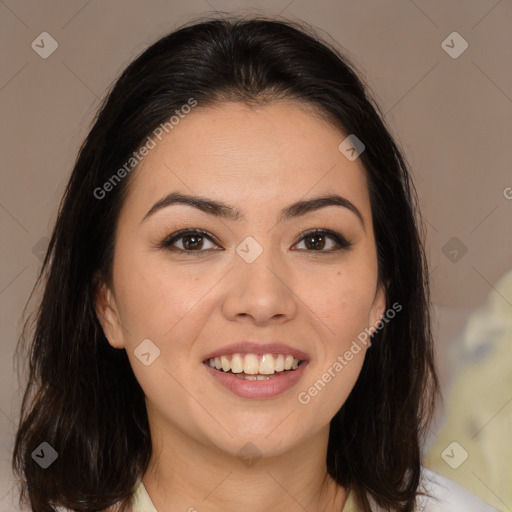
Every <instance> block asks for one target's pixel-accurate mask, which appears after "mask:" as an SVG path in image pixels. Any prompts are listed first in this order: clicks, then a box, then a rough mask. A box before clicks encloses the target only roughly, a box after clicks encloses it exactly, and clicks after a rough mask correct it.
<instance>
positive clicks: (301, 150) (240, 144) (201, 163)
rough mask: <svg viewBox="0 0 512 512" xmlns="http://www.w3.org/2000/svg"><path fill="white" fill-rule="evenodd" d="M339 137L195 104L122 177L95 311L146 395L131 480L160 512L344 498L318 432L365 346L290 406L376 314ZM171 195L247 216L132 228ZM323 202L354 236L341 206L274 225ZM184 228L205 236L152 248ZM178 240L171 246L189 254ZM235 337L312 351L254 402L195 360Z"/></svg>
mask: <svg viewBox="0 0 512 512" xmlns="http://www.w3.org/2000/svg"><path fill="white" fill-rule="evenodd" d="M345 136H346V135H345V134H343V133H341V131H340V130H338V129H336V128H335V127H334V126H333V125H331V124H329V123H328V122H326V121H324V120H323V119H322V118H321V117H320V116H318V115H316V114H315V111H313V110H311V109H310V108H308V107H307V106H305V105H301V104H300V103H296V102H291V101H288V100H286V101H285V100H280V101H278V102H273V103H270V104H267V105H265V106H263V107H258V108H257V109H252V110H251V109H249V108H248V107H246V106H244V105H242V104H240V103H233V102H230V103H221V104H217V105H215V106H214V107H208V108H204V109H202V108H200V106H198V107H196V108H195V109H194V110H193V111H192V112H191V113H190V114H188V115H187V116H186V117H185V118H184V119H182V120H181V121H180V123H179V124H178V125H176V126H175V127H174V129H173V130H172V131H170V133H169V134H168V135H166V136H165V138H164V139H163V140H162V141H161V142H159V143H158V144H157V146H156V147H155V148H154V149H153V150H152V151H151V152H150V153H149V155H148V156H146V157H145V159H144V160H143V162H142V163H141V165H140V167H139V168H138V169H137V170H136V171H134V174H133V175H132V176H131V177H130V179H131V180H132V182H131V183H130V190H129V194H128V196H127V198H126V202H125V204H124V206H123V208H122V211H121V213H120V218H119V223H118V226H117V239H116V245H115V251H114V263H113V286H112V288H109V287H108V286H107V285H106V284H103V285H102V286H101V287H100V288H99V289H98V293H97V301H96V312H97V315H98V318H99V320H100V322H101V324H102V326H103V329H104V332H105V336H106V337H107V338H108V340H109V343H110V344H111V345H112V346H113V347H116V348H118V349H126V351H127V354H128V357H129V359H130V363H131V365H132V368H133V371H134V373H135V376H136V378H137V380H138V382H139V383H140V385H141V387H142V388H143V390H144V392H145V395H146V404H147V412H148V419H149V424H150V429H151V438H152V444H153V452H152V457H151V461H150V465H149V468H148V470H147V471H146V473H145V474H144V476H143V482H144V484H145V486H146V489H147V491H148V493H149V495H150V496H151V499H152V501H153V502H154V504H155V506H156V508H157V509H158V510H159V511H163V510H183V511H185V510H189V509H191V507H195V508H196V509H197V510H200V511H201V512H208V511H218V510H235V509H236V508H238V507H243V509H246V507H247V506H248V504H250V510H251V511H252V512H264V511H268V510H273V511H277V512H280V511H287V512H292V511H293V512H294V511H301V512H302V511H303V510H308V511H315V510H318V511H320V510H322V511H325V510H341V508H342V506H343V504H344V502H345V500H346V493H345V490H344V489H343V488H342V487H341V486H338V485H337V484H335V482H334V481H333V480H332V479H331V478H330V477H329V476H328V475H327V472H326V464H325V458H326V452H327V442H328V434H329V422H330V420H331V419H332V417H333V416H334V415H335V413H336V412H337V411H338V410H339V408H340V407H341V406H342V404H343V403H344V402H345V400H346V398H347V397H348V395H349V393H350V391H351V390H352V388H353V386H354V384H355V382H356V380H357V378H358V375H359V373H360V370H361V367H362V364H363V361H364V356H365V352H366V349H365V347H364V346H363V345H361V347H362V350H361V351H360V352H359V353H358V354H357V355H355V356H354V358H353V359H352V360H351V361H350V362H349V364H347V366H346V367H344V368H343V370H342V371H340V372H339V373H337V375H336V377H335V378H333V379H332V380H331V382H329V383H328V384H327V385H326V386H325V387H324V388H323V389H322V391H321V392H319V393H318V394H317V396H315V397H313V398H311V401H310V402H309V403H308V404H307V405H303V404H301V403H299V401H298V399H297V396H298V394H299V393H300V392H301V391H307V389H308V388H309V387H310V386H312V385H313V384H314V383H315V382H316V381H317V380H318V379H319V378H321V376H322V374H323V373H324V372H325V371H326V370H327V369H328V368H329V367H332V365H333V363H334V362H335V361H336V358H337V357H338V356H339V355H343V354H344V353H345V352H346V351H347V350H348V349H349V347H350V345H351V344H352V342H353V340H355V339H356V337H357V335H358V334H359V333H361V332H362V331H363V330H364V329H365V328H371V327H372V326H374V325H375V324H377V323H378V321H379V319H380V318H381V316H382V315H383V314H384V312H385V307H386V305H385V296H384V289H383V287H382V286H381V285H380V284H379V283H378V279H377V255H376V247H375V240H374V234H373V226H372V219H371V207H370V200H369V196H368V189H367V182H366V177H365V171H364V167H363V165H362V163H361V162H360V160H359V159H356V160H355V161H349V160H348V159H347V158H346V157H345V156H344V155H343V154H342V153H341V152H340V151H339V150H338V145H339V144H340V142H341V141H342V140H343V139H344V138H345ZM173 191H179V192H182V193H186V194H196V195H200V196H204V197H208V198H213V199H216V200H219V201H223V202H225V203H227V204H229V205H232V206H234V207H236V208H238V209H239V210H240V211H241V212H242V213H243V215H244V217H245V220H243V221H231V220H226V219H220V218H218V217H213V216H210V215H208V214H207V213H204V212H201V211H199V210H197V209H195V208H192V207H190V206H187V205H172V206H169V207H167V208H164V209H162V210H160V211H158V212H156V213H155V214H154V215H152V216H150V217H149V218H148V219H146V220H145V221H144V222H142V219H143V217H144V216H145V214H146V213H147V212H148V210H149V209H150V208H151V207H152V205H153V204H154V203H156V202H157V201H158V200H160V199H161V198H163V197H164V196H165V195H167V194H168V193H170V192H173ZM331 193H337V194H339V195H341V196H343V197H345V198H347V199H349V200H350V201H351V202H352V203H353V204H354V205H355V206H356V207H357V209H358V210H359V211H360V212H361V215H362V217H363V220H364V227H363V225H362V223H361V222H360V220H359V219H358V217H357V216H356V215H355V214H354V213H353V212H352V211H350V210H349V209H348V208H344V207H340V206H328V207H325V208H322V209H319V210H317V211H315V212H310V213H308V214H307V215H305V216H303V217H298V218H295V219H292V220H289V221H284V222H281V223H277V217H278V214H279V212H280V211H281V209H282V208H284V207H286V206H288V205H289V204H291V203H293V202H295V201H298V200H304V199H310V198H313V197H319V196H323V195H328V194H331ZM184 228H196V229H201V230H205V231H207V232H208V233H209V234H211V235H213V237H214V239H213V240H214V241H209V240H208V239H206V238H203V239H202V240H203V245H202V246H200V245H199V248H197V247H198V246H197V245H196V246H193V247H196V249H192V251H194V250H195V251H196V253H195V254H190V251H191V250H190V249H189V252H188V253H185V252H172V251H171V250H169V249H165V248H158V247H157V245H158V243H159V242H161V241H162V240H164V239H165V238H166V237H168V236H169V235H170V234H172V233H174V232H176V231H178V230H180V229H184ZM312 228H319V229H322V228H323V229H330V230H333V231H335V232H337V233H340V234H341V235H343V236H344V237H345V238H346V239H348V240H349V241H350V242H352V244H353V245H352V246H350V247H349V248H348V249H344V250H340V251H337V252H329V249H330V248H332V247H336V242H335V241H334V240H332V239H330V238H326V239H325V246H321V247H320V248H319V249H315V248H314V247H313V248H311V245H309V246H308V245H306V244H307V242H308V240H309V242H310V243H311V239H304V238H301V236H300V234H301V230H303V229H304V230H306V229H312ZM248 236H251V237H253V238H254V239H255V240H257V242H258V243H259V244H260V246H261V247H262V248H263V252H262V254H261V255H260V256H259V257H258V258H257V259H256V260H255V261H254V262H252V263H250V264H249V263H247V262H246V261H245V260H244V259H242V258H241V257H240V256H239V255H238V253H237V252H236V247H237V246H238V245H239V244H240V243H241V242H242V241H243V240H244V239H245V238H246V237H248ZM186 241H187V240H184V239H183V238H182V239H180V240H177V241H176V242H175V243H174V247H175V249H178V250H179V249H182V251H184V250H186V249H185V243H186ZM188 241H190V239H188ZM216 248H217V250H215V249H216ZM220 249H223V250H220ZM199 251H203V252H201V254H197V252H199ZM148 338H149V339H150V340H152V342H153V343H154V344H155V345H156V346H157V347H158V348H159V349H160V356H159V357H158V358H156V359H155V360H154V362H153V363H152V364H150V365H149V366H145V365H143V364H141V362H140V361H139V359H138V358H137V357H136V356H135V354H134V350H135V349H136V348H137V346H138V345H139V344H140V343H141V342H142V340H144V339H148ZM244 339H252V340H256V341H261V342H265V341H266V340H272V339H273V340H279V341H281V342H283V343H287V344H289V345H292V346H295V347H297V348H299V349H301V350H303V351H305V352H306V353H308V355H309V365H308V367H307V368H306V371H305V373H304V375H303V376H302V378H301V380H300V381H299V382H298V383H297V384H296V385H295V386H294V387H292V388H291V389H290V390H288V391H286V392H285V393H283V394H281V395H279V396H277V397H274V398H272V399H265V400H249V399H244V398H240V397H238V396H236V395H234V394H232V393H231V392H229V391H228V390H226V389H224V388H223V387H221V386H220V385H219V384H217V383H216V381H215V380H214V379H213V378H212V377H211V376H210V375H209V374H208V372H207V371H206V369H205V368H204V367H203V366H202V361H203V359H204V356H205V355H206V354H207V353H208V352H211V351H212V350H215V349H217V348H219V347H222V346H224V345H227V344H230V343H233V342H236V341H239V340H244ZM248 442H250V443H252V444H253V445H255V446H256V447H257V449H258V450H259V452H260V454H261V456H262V458H261V459H260V460H259V461H258V462H257V463H256V464H254V465H252V466H250V467H248V466H246V465H245V464H243V463H242V461H241V460H240V458H239V457H238V456H237V453H238V452H239V450H240V449H241V448H242V447H243V446H244V445H245V444H246V443H248ZM192 510H193V509H192Z"/></svg>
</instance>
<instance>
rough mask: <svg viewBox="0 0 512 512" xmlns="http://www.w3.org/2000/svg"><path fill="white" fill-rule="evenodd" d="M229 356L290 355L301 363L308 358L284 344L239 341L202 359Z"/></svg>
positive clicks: (301, 352) (303, 353)
mask: <svg viewBox="0 0 512 512" xmlns="http://www.w3.org/2000/svg"><path fill="white" fill-rule="evenodd" d="M230 354H256V355H263V354H284V355H287V354H290V355H292V356H293V357H294V358H296V359H299V360H301V361H307V360H308V358H309V356H308V355H307V354H306V353H305V352H303V351H302V350H299V349H297V348H294V347H291V346H290V345H286V344H284V343H279V342H277V341H272V342H268V343H257V342H254V341H240V342H238V343H233V344H231V345H225V346H224V347H221V348H218V349H216V350H214V351H213V352H210V353H208V354H206V355H205V356H204V358H203V362H206V361H208V359H213V358H214V357H220V356H227V355H230Z"/></svg>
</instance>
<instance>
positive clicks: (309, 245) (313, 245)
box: [299, 229, 352, 252]
mask: <svg viewBox="0 0 512 512" xmlns="http://www.w3.org/2000/svg"><path fill="white" fill-rule="evenodd" d="M329 239H330V240H331V243H330V244H329V243H328V242H327V241H328V240H329ZM302 241H304V243H305V247H306V249H305V250H306V251H308V252H334V251H339V250H342V249H346V248H348V247H350V246H351V245H352V244H351V243H350V242H348V241H347V240H346V239H345V238H344V237H343V236H341V235H340V234H339V233H335V232H334V231H330V230H326V229H313V230H311V231H307V232H306V233H302V238H301V239H300V241H299V242H302ZM332 242H334V244H333V243H332ZM329 245H330V248H329V249H327V250H324V249H325V247H326V246H329ZM333 245H334V247H333ZM301 250H302V249H301Z"/></svg>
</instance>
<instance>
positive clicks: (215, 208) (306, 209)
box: [141, 192, 365, 229]
mask: <svg viewBox="0 0 512 512" xmlns="http://www.w3.org/2000/svg"><path fill="white" fill-rule="evenodd" d="M174 204H184V205H187V206H191V207H192V208H197V209H198V210H201V211H202V212H204V213H207V214H208V215H213V216H215V217H220V218H223V219H226V220H231V221H241V220H244V216H243V214H242V213H241V212H240V210H238V209H237V208H235V207H233V206H230V205H227V204H225V203H223V202H221V201H216V200H214V199H208V198H206V197H201V196H194V195H187V194H181V193H179V192H171V193H170V194H168V195H166V196H165V197H163V198H162V199H160V200H159V201H158V202H156V203H155V204H154V205H153V206H152V207H151V209H150V210H149V211H148V212H147V213H146V215H145V216H144V218H143V219H142V221H141V224H142V223H143V222H144V221H145V220H147V219H148V218H149V217H151V216H152V215H154V214H155V213H156V212H158V211H160V210H162V209H163V208H167V207H168V206H171V205H174ZM327 206H342V207H344V208H347V209H348V210H350V211H351V212H352V213H354V214H355V215H356V216H357V218H358V219H359V220H360V222H361V224H362V226H363V229H365V225H364V220H363V216H362V215H361V212H360V211H359V210H358V209H357V208H356V206H355V205H354V204H353V203H352V202H351V201H349V200H348V199H346V198H344V197H342V196H339V195H337V194H330V195H327V196H322V197H316V198H313V199H307V200H303V201H297V202H295V203H293V204H291V205H289V206H287V207H286V208H283V210H281V213H280V216H279V218H278V222H283V221H287V220H291V219H294V218H297V217H302V216H304V215H306V214H308V213H310V212H314V211H317V210H319V209H321V208H325V207H327Z"/></svg>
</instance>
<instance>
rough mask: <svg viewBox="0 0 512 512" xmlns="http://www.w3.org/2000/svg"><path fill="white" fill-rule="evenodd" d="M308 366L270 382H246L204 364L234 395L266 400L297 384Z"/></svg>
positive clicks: (303, 364)
mask: <svg viewBox="0 0 512 512" xmlns="http://www.w3.org/2000/svg"><path fill="white" fill-rule="evenodd" d="M307 364H308V362H307V361H304V362H303V363H301V365H300V366H299V367H298V368H297V369H296V370H294V371H288V372H283V373H282V374H281V375H278V376H277V377H273V378H271V379H268V380H245V379H241V378H240V377H235V376H234V375H233V374H232V373H224V372H221V371H219V370H215V369H214V368H212V367H211V366H210V365H209V364H207V363H203V366H204V367H205V368H206V370H207V371H208V372H210V374H211V375H212V377H213V378H214V379H216V380H217V382H219V383H220V384H222V385H223V386H224V387H225V388H227V389H228V390H229V391H231V392H232V393H233V394H235V395H237V396H239V397H241V398H250V399H254V400H264V399H265V398H273V397H275V396H278V395H280V394H281V393H284V392H285V391H287V390H288V389H290V388H291V387H292V386H293V385H294V384H296V383H297V381H298V380H299V379H300V378H301V376H302V374H303V373H304V370H305V368H306V366H307Z"/></svg>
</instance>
